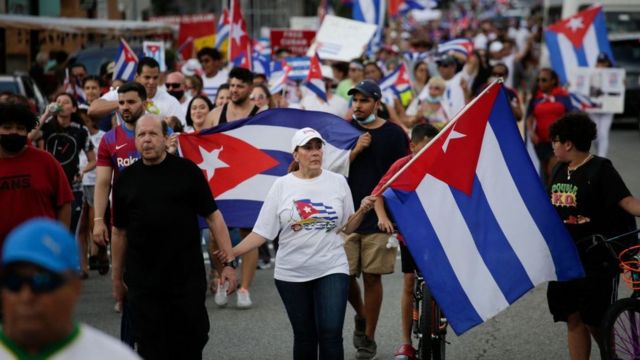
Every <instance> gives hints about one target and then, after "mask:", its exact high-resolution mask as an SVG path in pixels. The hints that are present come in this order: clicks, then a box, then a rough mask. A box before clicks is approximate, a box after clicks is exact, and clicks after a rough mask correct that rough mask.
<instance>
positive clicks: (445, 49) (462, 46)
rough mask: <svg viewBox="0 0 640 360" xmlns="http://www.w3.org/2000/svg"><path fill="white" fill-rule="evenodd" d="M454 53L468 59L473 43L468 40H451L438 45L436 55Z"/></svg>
mask: <svg viewBox="0 0 640 360" xmlns="http://www.w3.org/2000/svg"><path fill="white" fill-rule="evenodd" d="M449 51H454V52H457V53H460V54H463V55H464V56H466V57H468V56H469V54H470V53H471V52H472V51H473V42H472V41H471V40H469V39H453V40H449V41H445V42H443V43H442V44H439V45H438V55H444V54H447V53H449Z"/></svg>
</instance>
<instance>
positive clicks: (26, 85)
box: [0, 72, 48, 113]
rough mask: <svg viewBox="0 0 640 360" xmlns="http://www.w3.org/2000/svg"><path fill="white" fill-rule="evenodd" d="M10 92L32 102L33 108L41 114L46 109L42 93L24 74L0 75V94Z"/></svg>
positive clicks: (27, 75)
mask: <svg viewBox="0 0 640 360" xmlns="http://www.w3.org/2000/svg"><path fill="white" fill-rule="evenodd" d="M1 91H11V92H12V93H15V94H20V95H23V96H25V97H27V98H28V99H29V101H30V102H32V105H33V107H34V108H35V109H36V110H37V111H38V112H39V113H43V112H44V110H45V108H46V107H47V103H48V102H47V99H46V98H45V97H44V96H43V95H42V91H40V88H39V87H38V85H37V84H36V82H35V81H33V79H32V78H31V76H29V74H27V73H25V72H16V73H14V74H13V75H0V92H1Z"/></svg>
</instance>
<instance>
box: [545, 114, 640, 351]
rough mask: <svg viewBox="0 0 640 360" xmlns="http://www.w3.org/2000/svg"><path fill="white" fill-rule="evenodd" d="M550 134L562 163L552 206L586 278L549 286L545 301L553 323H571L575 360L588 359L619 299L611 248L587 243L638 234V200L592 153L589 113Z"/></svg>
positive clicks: (560, 122) (551, 188)
mask: <svg viewBox="0 0 640 360" xmlns="http://www.w3.org/2000/svg"><path fill="white" fill-rule="evenodd" d="M549 134H550V138H551V142H552V144H553V153H554V154H555V156H556V157H557V158H558V160H559V161H560V163H559V164H558V166H556V167H555V169H554V170H553V173H552V175H551V182H550V186H549V195H550V197H551V203H552V205H553V206H554V207H555V209H556V211H557V212H558V215H559V216H560V218H561V219H562V221H563V222H564V225H565V227H566V228H567V230H568V231H569V233H570V234H571V237H572V238H573V240H574V242H576V246H577V248H578V251H579V253H580V259H581V262H582V265H583V266H584V269H585V272H586V277H584V278H580V279H576V280H570V281H552V282H550V283H549V287H548V289H547V301H548V304H549V311H550V312H551V314H552V315H553V319H554V321H556V322H557V321H563V322H566V323H567V342H568V346H569V354H570V355H571V359H588V358H589V355H590V352H591V337H593V338H594V339H595V340H596V343H597V344H598V347H601V346H602V342H603V341H605V339H602V338H601V337H600V330H599V327H600V324H601V323H602V318H603V316H604V313H605V311H606V310H607V308H608V307H609V306H610V305H611V304H612V303H613V301H615V299H616V295H617V289H618V281H619V270H620V269H619V268H618V267H617V264H618V261H617V259H615V258H613V259H611V255H610V254H609V250H608V249H606V248H605V247H604V246H596V247H593V246H592V244H593V242H592V241H584V240H587V239H589V240H590V239H591V238H592V236H593V235H596V234H600V235H603V236H605V237H612V236H616V235H620V234H623V233H626V232H628V231H629V230H633V229H635V221H634V219H633V218H632V217H631V216H630V215H633V216H636V217H638V216H640V200H639V199H638V198H636V197H633V196H632V195H631V193H630V192H629V189H628V188H627V186H626V185H625V183H624V181H623V180H622V178H621V177H620V175H619V174H618V172H617V171H616V169H615V168H614V167H613V165H612V164H611V161H609V160H608V159H606V158H602V157H599V156H595V155H593V154H591V153H590V151H589V150H590V147H591V142H592V141H593V140H594V139H595V137H596V125H595V123H594V122H593V121H591V119H589V116H588V115H587V114H584V113H571V114H567V115H565V116H563V117H562V118H560V119H559V120H558V121H556V122H555V123H554V124H553V125H551V127H550V129H549ZM629 214H630V215H629ZM630 225H632V226H630ZM607 264H608V265H607ZM600 352H601V353H602V349H600Z"/></svg>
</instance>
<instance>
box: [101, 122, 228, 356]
mask: <svg viewBox="0 0 640 360" xmlns="http://www.w3.org/2000/svg"><path fill="white" fill-rule="evenodd" d="M135 135H136V138H135V142H136V149H137V150H138V152H139V153H140V154H141V160H142V161H137V162H135V163H134V164H133V165H131V166H129V167H128V168H127V169H126V170H125V171H123V172H122V174H121V175H120V177H119V178H118V180H117V182H116V186H114V194H113V197H114V202H113V203H114V211H113V214H114V230H113V239H112V251H113V254H112V256H113V269H112V271H113V293H114V296H115V298H116V300H117V301H121V300H122V298H123V297H124V295H125V293H126V295H127V300H128V301H129V303H130V305H131V307H132V310H133V311H132V312H133V322H134V324H135V329H134V331H135V337H136V340H137V344H138V352H139V353H140V355H141V356H142V357H143V358H148V359H159V358H167V359H199V358H201V357H202V349H203V348H204V346H205V344H206V343H207V341H208V333H209V317H208V314H207V310H206V307H205V295H206V288H207V284H206V272H205V268H204V260H203V258H202V251H201V247H200V229H199V227H198V219H197V216H198V215H200V216H203V217H204V218H205V219H206V221H207V223H208V225H209V228H210V229H211V231H212V233H213V234H214V238H215V239H216V241H217V242H218V245H219V246H220V249H222V250H223V251H224V252H225V253H226V254H232V251H231V240H230V238H229V233H228V231H227V227H226V225H225V222H224V219H223V218H222V214H221V213H220V211H219V210H218V208H217V206H216V203H215V201H214V199H213V196H212V195H211V190H210V189H209V186H208V184H207V181H206V179H205V178H204V175H203V174H202V171H201V170H200V169H199V168H198V167H197V166H196V165H195V164H194V163H192V162H190V161H188V160H184V159H181V158H178V157H176V156H173V155H171V154H168V153H167V152H166V141H167V139H168V137H167V127H166V124H164V123H163V122H162V121H161V120H160V119H159V118H157V117H155V116H153V115H145V116H143V117H141V118H140V119H139V120H138V122H137V123H136V129H135ZM224 266H225V267H224V270H223V272H222V275H221V278H222V280H224V281H228V282H229V287H228V289H229V290H228V291H229V292H233V291H234V290H235V288H236V273H235V259H232V258H230V259H227V261H226V262H225V263H224Z"/></svg>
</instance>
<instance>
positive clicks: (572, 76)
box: [569, 67, 625, 114]
mask: <svg viewBox="0 0 640 360" xmlns="http://www.w3.org/2000/svg"><path fill="white" fill-rule="evenodd" d="M624 78H625V70H624V69H603V68H586V67H577V68H574V69H573V70H572V71H571V72H570V73H569V91H570V92H572V93H575V94H577V95H578V98H579V100H580V103H581V107H582V110H584V111H586V112H591V113H614V114H619V113H622V112H623V111H624V90H625V86H624Z"/></svg>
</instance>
